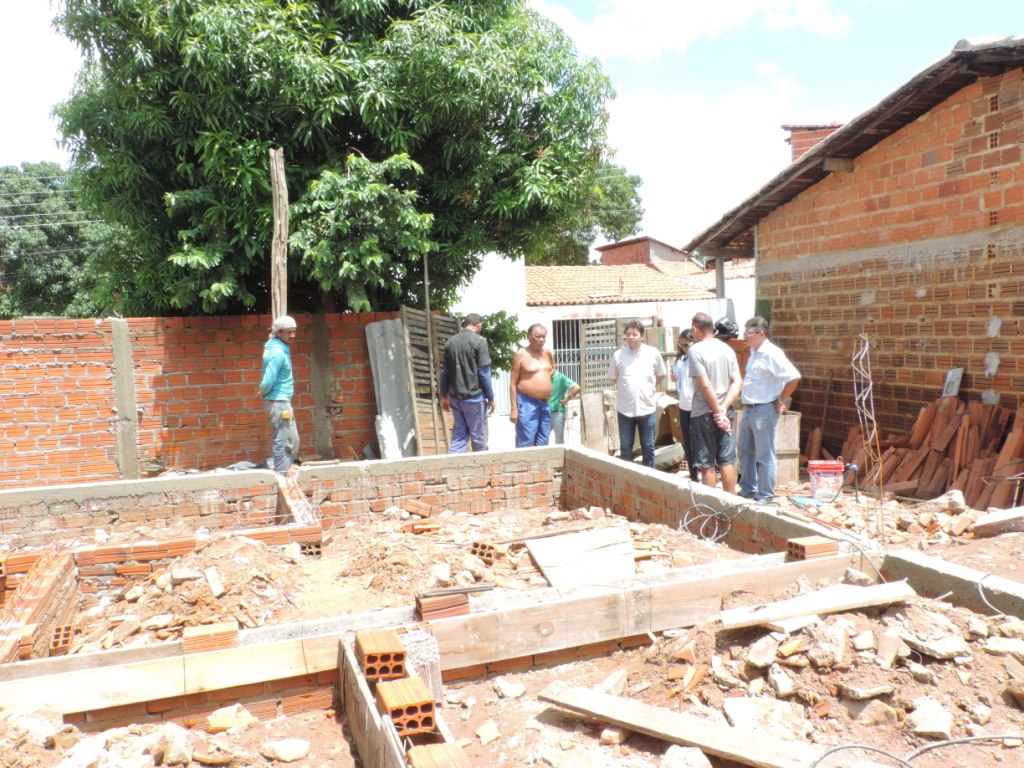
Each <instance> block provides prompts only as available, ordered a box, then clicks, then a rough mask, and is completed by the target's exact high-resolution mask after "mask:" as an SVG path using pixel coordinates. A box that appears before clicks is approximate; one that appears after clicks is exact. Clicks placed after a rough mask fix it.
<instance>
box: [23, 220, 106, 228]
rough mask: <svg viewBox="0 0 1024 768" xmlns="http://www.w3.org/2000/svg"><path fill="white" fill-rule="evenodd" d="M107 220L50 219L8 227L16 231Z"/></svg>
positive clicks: (100, 222)
mask: <svg viewBox="0 0 1024 768" xmlns="http://www.w3.org/2000/svg"><path fill="white" fill-rule="evenodd" d="M106 223H107V222H106V221H104V220H103V219H90V220H89V221H49V222H43V223H42V224H18V225H17V226H12V227H8V229H10V230H12V231H14V230H18V229H40V228H42V227H63V226H78V225H81V224H106Z"/></svg>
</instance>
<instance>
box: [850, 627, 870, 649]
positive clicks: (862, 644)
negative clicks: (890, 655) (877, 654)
mask: <svg viewBox="0 0 1024 768" xmlns="http://www.w3.org/2000/svg"><path fill="white" fill-rule="evenodd" d="M852 642H853V647H854V649H855V650H858V651H871V650H874V648H875V633H874V632H872V631H871V630H870V629H865V630H864V631H863V632H859V633H857V634H856V635H854V636H853V641H852Z"/></svg>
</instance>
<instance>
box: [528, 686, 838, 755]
mask: <svg viewBox="0 0 1024 768" xmlns="http://www.w3.org/2000/svg"><path fill="white" fill-rule="evenodd" d="M538 698H539V699H540V700H541V701H546V702H549V703H551V704H554V705H556V706H558V707H561V708H562V709H567V710H569V711H571V712H575V713H577V714H580V715H583V716H585V717H589V718H592V719H594V720H598V721H600V722H603V723H612V724H614V725H618V726H620V727H622V728H628V729H629V730H631V731H636V732H637V733H643V734H646V735H648V736H652V737H654V738H656V739H661V740H662V741H668V742H671V743H672V744H683V745H685V746H692V747H697V748H699V749H700V750H701V751H703V752H705V753H706V754H709V755H714V756H716V757H720V758H723V759H725V760H732V761H734V762H738V763H741V764H743V765H752V766H755V768H806V766H808V765H810V764H811V763H813V762H814V760H815V759H816V758H817V757H819V756H820V755H822V754H823V753H824V752H825V748H824V747H812V746H810V745H808V744H804V743H802V742H799V741H796V740H793V741H786V740H783V739H777V738H775V737H774V736H771V735H769V734H767V733H764V732H758V731H750V730H747V729H742V730H741V729H738V728H733V727H732V726H729V725H721V724H718V723H715V722H712V721H710V720H707V719H705V718H702V717H697V716H696V715H690V714H687V713H685V712H673V711H671V710H668V709H664V708H662V707H655V706H652V705H650V704H645V703H643V702H640V701H634V700H632V699H626V698H622V697H620V696H612V695H611V694H608V693H602V692H601V691H598V690H594V689H591V688H571V687H565V686H564V685H561V684H559V683H554V684H552V685H549V686H548V687H547V688H545V689H544V690H543V691H541V692H540V693H539V694H538Z"/></svg>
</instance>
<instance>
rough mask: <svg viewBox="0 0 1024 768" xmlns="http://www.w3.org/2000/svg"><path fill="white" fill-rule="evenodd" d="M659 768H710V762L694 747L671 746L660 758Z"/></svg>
mask: <svg viewBox="0 0 1024 768" xmlns="http://www.w3.org/2000/svg"><path fill="white" fill-rule="evenodd" d="M659 765H660V766H661V768H711V761H710V760H708V759H707V757H706V756H705V755H704V753H703V752H701V751H700V750H699V749H697V748H696V747H681V746H679V745H678V744H673V745H672V746H671V747H669V748H668V749H667V750H665V755H664V756H663V757H662V758H661V762H660V763H659Z"/></svg>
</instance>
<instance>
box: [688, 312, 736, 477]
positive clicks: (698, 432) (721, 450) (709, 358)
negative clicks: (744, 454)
mask: <svg viewBox="0 0 1024 768" xmlns="http://www.w3.org/2000/svg"><path fill="white" fill-rule="evenodd" d="M692 322H693V326H692V331H693V338H694V341H695V342H696V343H695V344H693V345H692V346H691V347H690V359H689V363H690V376H691V377H693V408H692V409H691V411H690V443H691V447H692V449H693V463H694V466H696V467H697V468H698V469H699V470H700V479H701V482H702V483H704V485H710V486H712V487H714V486H715V485H717V482H716V478H715V467H716V466H717V467H718V471H719V472H720V473H721V475H722V488H723V489H724V490H725V491H727V492H729V493H736V438H735V437H734V436H733V434H732V404H733V403H734V402H735V400H736V398H737V397H739V394H740V385H741V384H742V382H743V380H742V379H741V378H740V366H739V363H738V362H737V360H736V353H735V352H733V350H732V347H730V346H729V345H728V344H726V343H725V342H724V341H719V340H718V339H716V338H715V322H714V320H712V319H711V315H709V314H707V313H706V312H698V313H697V314H695V315H694V316H693V321H692Z"/></svg>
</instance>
